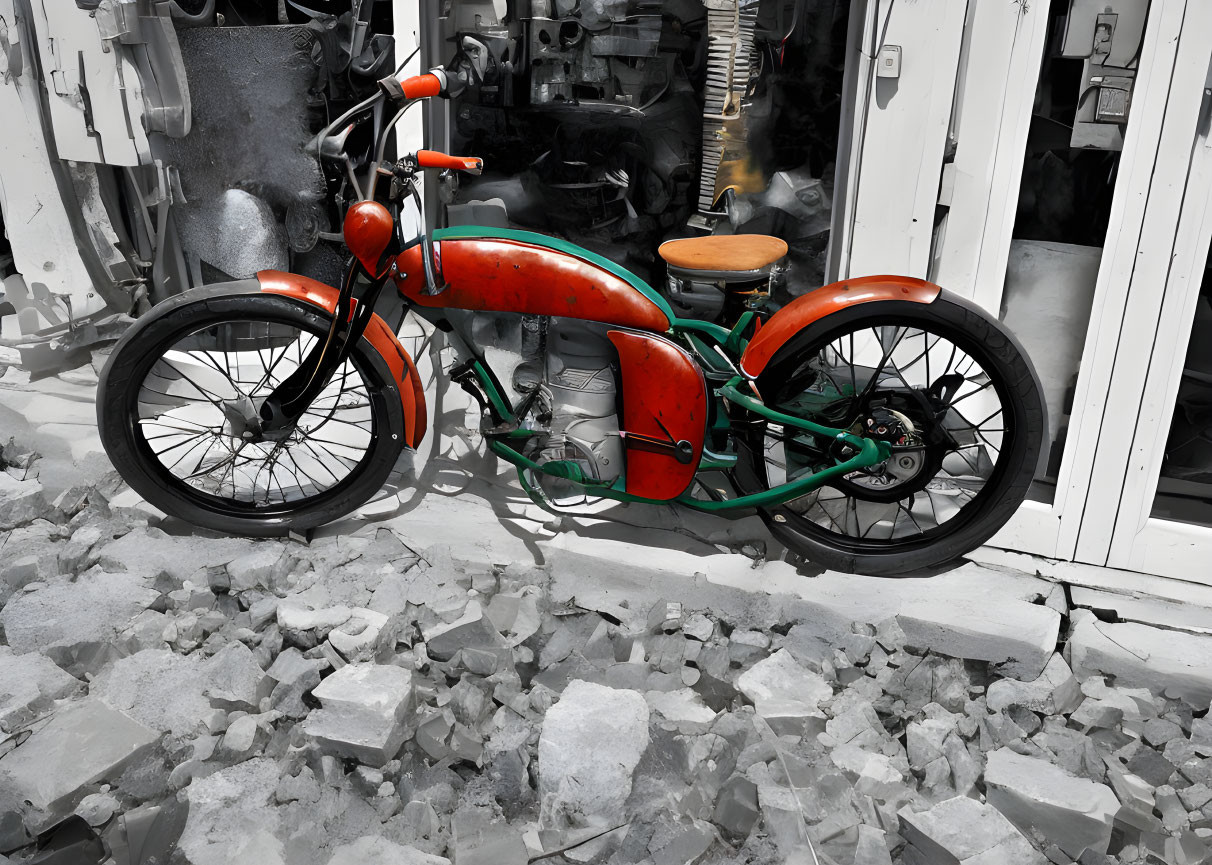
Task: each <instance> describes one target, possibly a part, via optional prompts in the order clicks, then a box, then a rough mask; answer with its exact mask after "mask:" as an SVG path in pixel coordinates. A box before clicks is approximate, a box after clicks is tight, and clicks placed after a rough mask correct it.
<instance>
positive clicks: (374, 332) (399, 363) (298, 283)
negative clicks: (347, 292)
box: [257, 270, 429, 448]
mask: <svg viewBox="0 0 1212 865" xmlns="http://www.w3.org/2000/svg"><path fill="white" fill-rule="evenodd" d="M257 279H258V280H259V281H260V283H261V290H262V291H268V292H270V293H272V294H282V295H285V296H287V297H293V298H295V299H296V300H302V301H304V302H306V303H310V304H312V305H313V306H318V307H320V308H321V309H323V310H325V311H327V312H328V313H330V314H331V313H332V312H333V310H335V309H336V308H337V298H338V297H339V296H340V294H341V292H339V291H338V290H337V289H335V288H333V287H332V286H331V285H325V284H324V283H322V282H318V281H317V280H314V279H308V278H307V277H306V276H299V275H298V274H295V273H283V272H282V271H280V270H263V271H261V272H260V273H258V274H257ZM355 306H356V302H355ZM353 309H354V307H350V312H351V313H352V312H353ZM364 336H365V339H366V341H367V342H369V343H370V344H371V345H372V346H374V348H375V351H377V352H378V353H379V354H381V355H382V356H383V360H385V361H386V362H387V367H388V369H390V370H391V373H392V375H394V376H395V377H396V381H398V382H399V383H400V402H401V403H402V404H403V406H404V444H406V445H408V446H409V447H410V448H415V447H416V446H417V445H418V444H420V443H421V439H423V438H425V427H426V424H427V423H428V420H429V419H428V417H427V416H426V410H425V391H424V389H423V388H422V387H421V376H420V375H418V374H417V368H416V366H414V365H413V362H412V358H411V357H409V356H408V352H406V351H405V350H404V346H402V345H400V341H399V340H398V339H396V335H395V334H394V333H393V332H392V330H391V328H390V327H388V325H387V322H385V321H383V319H381V318H379V316H377V315H374V316H371V318H370V322H369V323H368V324H367V325H366V333H365V335H364Z"/></svg>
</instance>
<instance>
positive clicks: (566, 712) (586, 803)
mask: <svg viewBox="0 0 1212 865" xmlns="http://www.w3.org/2000/svg"><path fill="white" fill-rule="evenodd" d="M647 748H648V704H647V703H646V702H645V701H644V696H643V695H642V694H640V693H638V692H637V691H624V690H616V689H614V688H607V687H604V686H602V685H595V684H592V683H590V682H585V681H582V680H580V679H577V680H574V681H572V682H570V683H569V684H568V687H567V688H565V689H564V692H563V693H562V694H561V695H560V701H559V702H558V703H556V704H555V705H554V706H552V707H551V708H550V709H548V710H547V716H546V719H545V720H544V723H543V732H542V734H541V735H540V737H539V781H540V784H539V789H540V793H541V794H542V796H543V801H542V812H541V814H540V821H541V822H542V824H543V825H544V826H547V827H551V828H568V827H570V826H575V825H578V824H585V823H588V822H589V821H591V820H595V819H596V820H614V819H618V818H619V817H620V816H622V813H623V805H624V803H625V802H626V801H627V797H628V796H629V795H630V793H631V780H632V774H633V773H634V772H635V767H636V766H637V765H638V764H639V762H640V757H641V756H642V755H643V753H644V751H645V750H646V749H647ZM606 754H609V755H610V759H608V760H607V759H603V755H606Z"/></svg>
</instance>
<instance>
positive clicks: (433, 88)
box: [379, 70, 446, 102]
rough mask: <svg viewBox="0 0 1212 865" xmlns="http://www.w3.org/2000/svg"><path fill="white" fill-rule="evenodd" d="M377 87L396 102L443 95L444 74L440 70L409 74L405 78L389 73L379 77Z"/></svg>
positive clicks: (444, 85)
mask: <svg viewBox="0 0 1212 865" xmlns="http://www.w3.org/2000/svg"><path fill="white" fill-rule="evenodd" d="M379 89H380V90H381V91H383V93H384V95H386V96H387V97H388V98H389V99H392V100H394V101H396V102H405V101H407V100H410V99H426V98H429V97H431V96H441V95H443V91H444V90H445V89H446V76H445V75H444V74H443V73H442V72H441V70H435V71H433V72H427V73H425V74H424V75H410V76H409V77H407V78H396V77H395V76H393V75H389V76H387V77H386V78H381V79H379Z"/></svg>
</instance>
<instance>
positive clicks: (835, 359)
mask: <svg viewBox="0 0 1212 865" xmlns="http://www.w3.org/2000/svg"><path fill="white" fill-rule="evenodd" d="M780 397H781V398H780V400H779V401H778V404H777V407H778V408H779V409H780V410H784V411H789V412H791V413H798V414H800V416H803V417H812V418H813V419H815V420H818V421H819V420H821V419H822V415H824V414H828V415H829V416H831V417H833V418H835V419H836V418H837V417H838V416H839V415H841V414H847V413H848V414H847V416H848V417H852V418H854V421H853V424H852V428H855V429H858V428H862V429H864V430H867V431H868V434H872V433H871V432H870V431H869V424H868V422H869V421H873V420H874V421H875V422H876V424H877V426H878V427H880V428H884V427H887V428H889V430H890V431H889V434H888V437H887V438H886V440H888V441H889V444H890V445H891V446H892V450H893V457H892V459H890V460H889V461H888V462H887V463H886V464H882V465H880V466H875V467H871V468H869V469H865V470H861V471H858V472H853V473H851V474H850V475H849V476H847V477H846V478H843V479H841V480H838V481H835V482H834V483H832V484H831V485H829V486H827V487H823V488H822V489H820V490H816V491H815V492H812V493H809V494H808V495H805V496H802V497H801V498H799V499H796V500H795V501H793V502H790V503H788V504H787V505H785V507H786V508H788V509H790V510H791V511H793V512H795V513H797V514H798V515H799V516H801V517H802V518H804V519H806V520H808V521H809V522H811V523H813V524H815V525H816V526H817V527H818V528H820V529H823V530H825V531H827V532H830V533H833V534H838V535H842V536H845V537H847V538H851V539H855V540H872V541H885V542H895V541H900V540H905V539H912V538H917V537H921V536H922V535H925V534H927V533H929V532H932V531H934V530H937V529H939V528H941V527H943V526H945V525H946V524H947V523H949V522H951V521H952V520H954V519H956V518H957V517H958V516H959V515H960V514H961V513H962V512H964V510H965V508H967V507H969V506H970V505H971V503H972V502H973V501H974V500H975V499H976V498H977V497H978V496H979V495H980V494H981V491H982V490H983V489H984V488H985V486H986V484H987V483H988V482H989V481H990V479H991V478H992V477H993V476H994V473H995V471H996V468H997V465H998V462H999V460H1000V459H1001V456H1002V450H1003V443H1004V441H1006V436H1007V434H1008V419H1007V417H1006V412H1005V409H1004V406H1003V405H1002V403H1001V399H1000V397H999V395H998V392H997V388H996V386H995V383H994V381H993V379H992V377H991V376H990V375H989V373H988V372H987V371H986V370H985V369H983V368H982V367H981V365H980V363H978V362H977V360H976V359H975V358H974V357H972V356H971V355H969V354H968V353H967V352H965V351H964V350H963V349H961V348H960V347H959V346H958V345H956V344H955V343H954V342H953V341H952V340H950V339H949V338H947V337H945V336H943V335H940V334H936V333H932V332H931V331H929V330H928V329H926V328H924V327H914V326H905V325H895V326H891V325H877V326H871V327H867V328H863V329H858V330H854V331H850V332H847V333H845V334H843V335H841V336H839V337H837V338H836V339H834V340H833V341H832V342H830V343H829V344H828V345H826V346H823V347H822V348H821V349H820V351H818V352H817V353H816V355H815V356H814V357H813V358H810V359H808V360H806V361H804V362H801V363H799V364H798V365H797V368H796V370H795V372H794V373H793V374H792V376H790V380H789V381H788V382H787V385H786V386H785V387H783V388H782V389H781V392H780ZM893 405H895V406H896V409H895V410H889V409H891V408H892V406H893ZM881 409H882V411H883V414H882V415H880V417H883V418H900V417H902V416H904V417H907V418H909V419H910V420H911V421H912V425H911V428H910V429H908V430H904V429H896V427H897V422H896V421H891V422H887V423H884V422H881V421H880V419H879V417H876V416H875V415H877V414H878V413H879V411H880V410H881ZM814 412H815V413H816V416H815V417H813V413H814ZM910 416H911V417H910ZM835 423H836V420H835ZM894 432H895V434H897V435H900V436H901V437H900V438H899V439H895V438H893V437H892V436H893V434H894ZM914 435H917V436H922V437H923V439H924V440H923V441H921V442H920V443H918V444H916V445H914V444H913V440H912V439H913V436H914ZM927 436H928V437H927ZM825 447H827V444H821V445H818V444H817V443H816V442H815V440H814V439H813V438H812V437H811V436H805V435H802V434H796V433H793V432H790V431H788V430H787V429H785V428H783V427H775V426H770V427H768V428H767V430H766V437H765V445H764V448H763V456H764V459H765V462H766V473H767V480H768V482H769V483H770V485H772V486H773V485H776V484H778V483H785V482H787V481H789V480H793V479H795V478H797V477H800V476H802V475H804V474H805V473H806V472H809V471H818V470H820V469H821V468H824V467H826V466H829V465H833V464H834V461H833V460H832V459H831V458H830V457H829V455H828V453H827V451H826V450H825V449H824V448H825ZM922 453H925V454H929V455H931V457H932V458H931V459H925V460H921V461H920V462H921V465H922V468H921V470H920V471H919V472H918V473H917V474H914V473H913V470H914V468H915V467H916V466H917V465H918V464H919V460H918V458H917V455H918V454H922ZM898 454H902V457H901V458H902V459H903V460H904V462H903V464H897V463H896V462H895V460H896V459H897V458H898V456H897V455H898ZM927 473H928V476H927ZM902 489H903V491H904V495H903V496H900V495H898V491H899V490H902Z"/></svg>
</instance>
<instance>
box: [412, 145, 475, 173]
mask: <svg viewBox="0 0 1212 865" xmlns="http://www.w3.org/2000/svg"><path fill="white" fill-rule="evenodd" d="M417 165H419V166H421V167H422V168H446V169H450V170H453V171H470V172H472V173H473V174H479V173H480V172H482V171H483V170H484V160H483V159H480V158H479V157H478V156H451V155H449V154H447V153H439V152H437V151H436V150H418V151H417Z"/></svg>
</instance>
